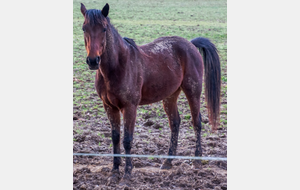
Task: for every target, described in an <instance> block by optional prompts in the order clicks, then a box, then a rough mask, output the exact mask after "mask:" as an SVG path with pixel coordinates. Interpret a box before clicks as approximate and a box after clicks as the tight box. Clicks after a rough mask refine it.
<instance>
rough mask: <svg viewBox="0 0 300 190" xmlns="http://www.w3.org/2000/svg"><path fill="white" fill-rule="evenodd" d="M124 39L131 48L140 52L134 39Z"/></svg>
mask: <svg viewBox="0 0 300 190" xmlns="http://www.w3.org/2000/svg"><path fill="white" fill-rule="evenodd" d="M123 39H124V41H125V42H126V43H128V44H129V45H131V46H133V47H134V48H135V49H136V50H139V48H138V46H137V45H136V43H135V41H134V40H133V39H131V38H127V37H124V38H123Z"/></svg>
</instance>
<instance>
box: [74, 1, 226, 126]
mask: <svg viewBox="0 0 300 190" xmlns="http://www.w3.org/2000/svg"><path fill="white" fill-rule="evenodd" d="M73 2H74V3H73V105H74V113H77V114H78V115H80V116H81V117H83V118H85V117H86V116H88V117H93V116H96V115H98V114H104V109H103V107H102V103H101V101H99V98H98V97H97V94H96V92H95V89H94V76H95V72H94V71H90V70H88V67H87V64H86V63H85V59H86V51H85V48H84V41H83V32H82V30H81V27H82V23H83V16H82V14H81V12H80V3H81V2H82V3H84V4H85V6H86V8H87V9H102V7H103V6H104V5H105V3H106V2H107V3H109V5H110V11H109V17H110V19H111V22H112V24H113V25H114V26H115V28H117V30H118V31H119V33H120V35H121V36H122V37H129V38H133V39H135V41H136V43H137V44H138V45H142V44H146V43H149V42H151V41H153V40H154V39H156V38H158V37H162V36H181V37H184V38H186V39H188V40H191V39H193V38H196V37H199V36H201V37H206V38H209V39H210V40H211V41H212V42H213V43H214V44H215V45H216V47H217V48H218V50H219V54H220V58H221V65H222V83H223V84H222V92H223V93H222V98H223V99H224V100H223V102H224V101H225V102H226V96H227V93H226V91H227V75H226V70H227V69H226V68H227V17H226V15H227V5H226V1H224V0H220V1H203V0H201V1H190V0H185V1H178V0H177V1H173V0H172V1H141V0H138V1H128V0H127V1H120V0H110V1H103V2H101V1H78V0H74V1H73ZM222 107H223V108H222V112H223V113H224V112H225V111H226V109H225V108H226V104H222ZM87 114H88V115H87ZM222 119H223V120H227V117H225V118H224V117H223V118H222ZM226 123H227V122H226Z"/></svg>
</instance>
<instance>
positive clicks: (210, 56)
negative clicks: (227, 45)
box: [191, 38, 221, 131]
mask: <svg viewBox="0 0 300 190" xmlns="http://www.w3.org/2000/svg"><path fill="white" fill-rule="evenodd" d="M191 42H192V43H193V44H194V45H195V46H196V47H197V48H199V50H200V52H201V54H202V56H203V61H204V67H205V100H206V103H207V109H208V118H209V122H210V124H211V125H212V130H213V131H215V130H216V129H217V127H218V124H219V120H220V94H221V92H220V91H221V67H220V58H219V55H218V50H217V48H216V47H215V45H214V44H213V43H211V42H210V41H209V40H208V39H206V38H195V39H193V40H192V41H191Z"/></svg>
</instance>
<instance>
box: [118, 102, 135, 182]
mask: <svg viewBox="0 0 300 190" xmlns="http://www.w3.org/2000/svg"><path fill="white" fill-rule="evenodd" d="M136 109H137V106H134V105H130V106H127V107H125V108H123V109H122V112H123V117H124V140H123V145H124V149H125V154H130V151H131V147H132V141H133V132H134V124H135V118H136ZM125 160H126V162H125V173H124V177H123V179H122V181H121V183H120V185H125V184H127V185H128V183H129V179H130V177H131V171H132V168H133V167H132V163H131V158H130V157H126V158H125Z"/></svg>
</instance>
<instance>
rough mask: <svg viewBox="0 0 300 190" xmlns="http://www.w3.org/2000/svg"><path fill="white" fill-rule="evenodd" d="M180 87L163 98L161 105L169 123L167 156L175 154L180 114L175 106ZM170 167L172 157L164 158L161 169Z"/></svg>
mask: <svg viewBox="0 0 300 190" xmlns="http://www.w3.org/2000/svg"><path fill="white" fill-rule="evenodd" d="M180 91H181V89H180V88H179V89H178V90H177V91H176V92H175V93H174V94H173V95H171V96H170V97H168V98H166V99H164V100H163V105H164V109H165V112H166V113H167V115H168V118H169V124H170V129H171V139H170V147H169V154H168V155H169V156H175V155H176V149H177V142H178V133H179V125H180V116H179V113H178V108H177V98H178V96H179V94H180ZM171 168H172V159H166V160H165V161H164V163H163V165H162V166H161V169H171Z"/></svg>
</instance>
